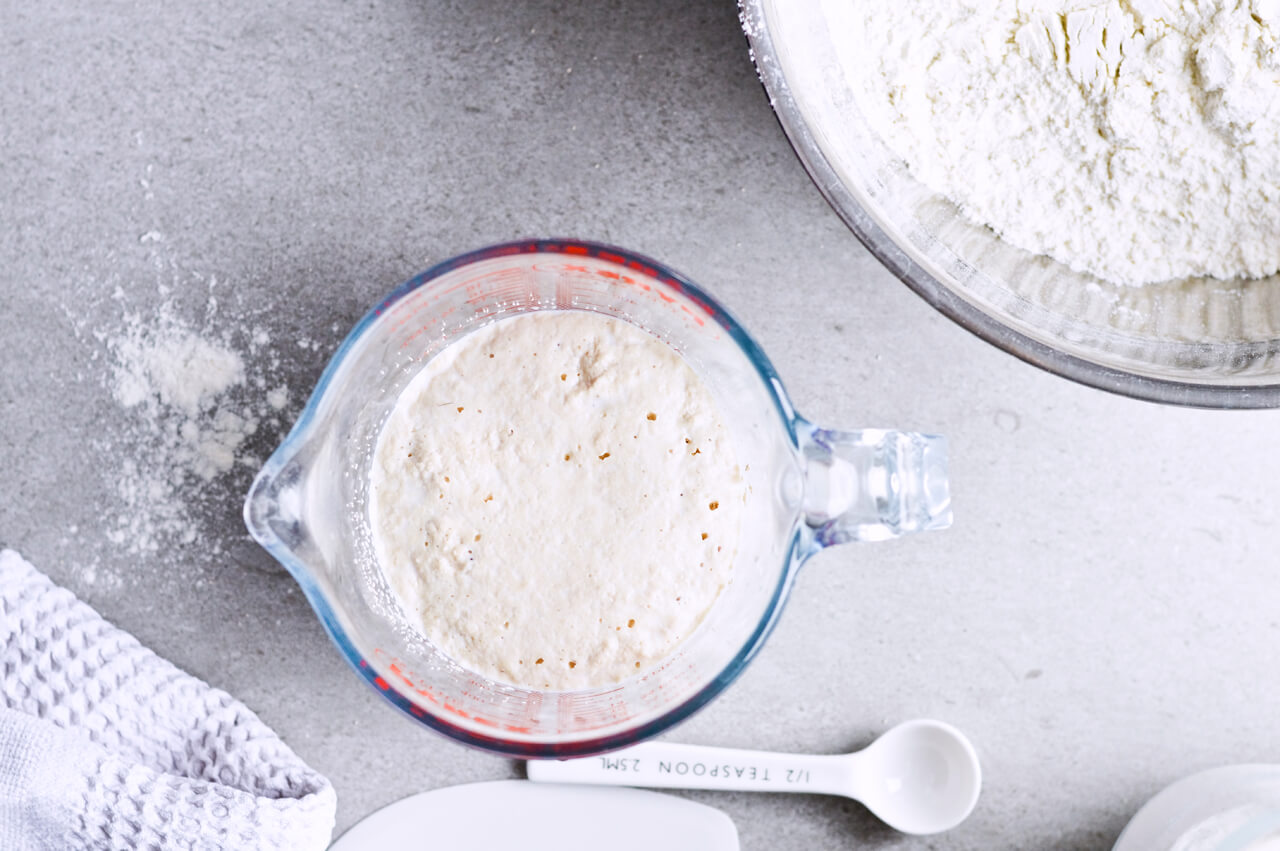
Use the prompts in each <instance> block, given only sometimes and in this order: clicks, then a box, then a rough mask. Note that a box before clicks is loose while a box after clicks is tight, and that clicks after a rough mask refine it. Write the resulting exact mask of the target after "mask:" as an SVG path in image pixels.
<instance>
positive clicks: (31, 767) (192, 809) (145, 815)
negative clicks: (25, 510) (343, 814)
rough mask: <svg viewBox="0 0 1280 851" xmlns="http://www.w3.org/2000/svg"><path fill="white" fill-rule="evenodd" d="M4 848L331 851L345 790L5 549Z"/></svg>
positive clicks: (0, 619) (0, 583) (0, 748)
mask: <svg viewBox="0 0 1280 851" xmlns="http://www.w3.org/2000/svg"><path fill="white" fill-rule="evenodd" d="M0 697H2V698H3V705H2V708H0V849H3V851H46V850H47V851H73V849H75V850H76V851H78V849H95V851H96V849H148V851H152V849H155V851H160V849H165V851H167V849H184V851H185V850H186V849H191V851H214V849H217V851H221V849H236V851H246V849H250V850H251V849H323V848H324V847H325V846H326V845H327V844H328V842H329V837H330V834H331V832H332V830H333V818H334V807H335V799H334V793H333V787H332V786H330V785H329V782H328V781H327V780H325V779H324V778H323V777H321V776H320V775H319V774H317V773H316V772H315V771H312V770H311V769H310V768H308V767H307V766H306V765H305V764H304V763H303V762H302V761H301V760H300V759H298V757H297V756H296V755H295V754H294V753H293V751H291V750H290V749H289V748H288V746H286V745H285V744H284V742H282V741H280V739H279V737H277V736H276V734H275V733H274V732H272V731H271V729H270V728H268V727H267V726H266V725H265V724H263V723H262V721H260V720H259V719H258V716H256V715H254V714H253V712H251V711H250V710H249V709H248V708H247V707H245V706H244V705H243V704H242V703H240V702H239V701H237V700H235V699H234V698H232V697H231V696H230V695H229V694H227V693H226V692H223V691H219V690H218V689H214V688H210V687H209V686H208V685H206V684H205V683H203V682H201V681H200V680H197V679H195V678H194V677H191V676H189V675H187V674H185V673H183V672H182V671H180V670H178V669H177V668H175V667H174V666H173V665H171V664H170V663H168V662H166V661H165V660H163V659H161V658H160V657H158V656H156V655H155V654H154V653H152V652H151V651H150V650H147V649H146V648H145V647H143V646H142V645H141V644H139V643H138V641H137V639H135V638H134V637H133V636H131V635H129V634H128V633H126V632H124V631H122V630H119V629H116V628H115V627H114V626H112V625H111V624H109V623H107V622H106V621H104V620H103V619H102V618H101V617H100V616H99V615H98V613H97V612H95V611H94V610H93V609H91V608H90V607H89V606H87V605H85V604H84V603H82V602H80V601H79V600H77V599H76V597H75V595H73V594H72V593H71V592H70V591H67V590H66V589H64V588H60V587H58V586H56V585H54V584H53V583H52V582H51V581H50V580H49V579H48V577H46V576H45V575H44V574H42V573H40V572H39V571H37V570H36V569H35V568H34V567H32V566H31V565H30V564H28V563H27V562H26V561H25V560H23V558H22V557H21V556H19V555H18V554H17V553H15V552H13V551H12V550H4V551H0Z"/></svg>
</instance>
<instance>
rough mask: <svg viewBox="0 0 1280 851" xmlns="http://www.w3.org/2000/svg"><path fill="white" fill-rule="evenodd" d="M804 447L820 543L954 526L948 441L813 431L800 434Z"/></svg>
mask: <svg viewBox="0 0 1280 851" xmlns="http://www.w3.org/2000/svg"><path fill="white" fill-rule="evenodd" d="M800 450H801V454H802V457H803V459H804V462H805V469H804V500H803V510H804V517H805V523H806V524H807V525H808V526H809V528H810V529H812V530H813V533H814V536H815V541H816V542H817V544H818V545H819V546H824V547H825V546H830V545H832V544H843V543H846V542H848V541H883V540H886V539H888V538H896V537H898V536H899V535H905V534H908V533H910V532H924V531H928V530H931V529H945V528H947V527H948V526H950V525H951V489H950V486H949V484H948V481H947V441H946V438H944V437H939V436H937V435H932V434H916V433H914V432H903V431H888V430H885V429H863V430H860V431H832V430H830V429H822V428H814V427H810V428H809V429H807V430H806V431H804V432H802V433H801V435H800Z"/></svg>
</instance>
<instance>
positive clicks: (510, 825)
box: [329, 780, 738, 851]
mask: <svg viewBox="0 0 1280 851" xmlns="http://www.w3.org/2000/svg"><path fill="white" fill-rule="evenodd" d="M504 848H511V849H520V851H541V849H547V851H551V849H554V851H597V849H600V848H608V849H609V851H654V849H661V851H738V830H737V828H735V827H734V826H733V822H732V821H730V820H729V817H728V816H727V815H725V814H724V813H722V812H720V811H719V810H717V809H714V808H713V807H708V806H706V805H704V804H696V803H694V802H693V801H686V800H684V799H682V798H676V797H674V796H672V795H663V794H660V793H658V792H645V791H643V790H640V789H623V788H604V787H596V786H562V785H559V784H554V783H530V782H529V781H527V780H499V781H495V782H492V783H468V784H466V785H464V786H449V787H446V788H444V789H435V790H433V791H430V792H422V793H419V794H417V795H411V796H410V797H408V798H404V799H403V800H400V801H396V802H395V803H394V804H391V805H390V806H387V807H384V808H383V809H381V810H378V811H377V812H375V813H373V814H372V815H371V816H369V817H367V818H366V819H365V820H364V821H362V822H360V823H359V824H357V825H356V826H355V827H353V828H351V829H350V830H348V831H347V832H346V833H344V834H343V835H342V837H341V838H340V839H339V840H338V841H337V842H335V843H334V844H333V845H331V846H330V847H329V851H400V849H412V851H429V849H430V851H435V849H449V851H501V849H504Z"/></svg>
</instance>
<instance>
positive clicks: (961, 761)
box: [528, 719, 982, 834]
mask: <svg viewBox="0 0 1280 851" xmlns="http://www.w3.org/2000/svg"><path fill="white" fill-rule="evenodd" d="M528 770H529V779H530V780H537V781H540V782H546V783H595V784H604V785H610V786H647V787H651V788H654V787H657V788H670V789H732V790H741V791H751V792H813V793H818V794H825V795H843V796H845V797H848V798H854V799H855V800H858V801H861V802H862V804H863V806H865V807H866V808H867V809H868V810H870V811H871V812H873V813H875V815H876V816H877V817H879V818H880V820H881V821H883V822H884V823H885V824H887V825H889V826H890V827H892V828H894V829H895V830H899V831H901V832H903V833H915V834H925V833H940V832H942V831H944V830H950V829H951V828H953V827H955V826H956V825H958V824H960V822H962V821H964V820H965V819H966V818H967V817H968V815H969V813H971V812H973V807H974V805H975V804H977V802H978V792H979V791H980V789H981V787H982V768H981V766H980V765H979V764H978V754H977V752H976V751H974V749H973V745H971V744H970V743H969V740H968V739H967V738H965V736H964V734H963V733H961V732H960V731H959V730H957V729H956V728H955V727H952V726H951V725H950V724H944V723H942V722H941V721H930V720H924V719H921V720H916V721H907V722H905V723H902V724H899V725H898V726H896V727H894V728H893V729H891V730H889V731H888V732H886V733H885V734H884V735H882V736H881V737H880V738H878V739H876V740H875V741H874V742H872V743H871V744H870V745H869V746H868V747H866V748H864V749H863V750H860V751H858V752H856V753H851V754H838V755H834V756H817V755H802V754H781V753H772V752H769V751H744V750H734V749H731V748H712V747H702V746H700V745H677V744H671V743H668V742H645V743H644V744H640V745H635V746H634V747H630V748H627V749H626V750H621V751H618V752H616V753H611V754H608V755H606V756H595V757H585V758H582V759H572V760H563V761H560V762H555V761H550V760H538V761H530V762H529V764H528Z"/></svg>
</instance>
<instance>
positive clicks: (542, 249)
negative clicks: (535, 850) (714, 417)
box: [244, 239, 813, 759]
mask: <svg viewBox="0 0 1280 851" xmlns="http://www.w3.org/2000/svg"><path fill="white" fill-rule="evenodd" d="M519 254H556V255H562V256H565V257H582V256H588V257H595V258H598V259H601V260H605V261H606V262H611V263H615V264H617V265H621V266H625V267H628V268H630V269H633V270H635V271H638V272H640V273H642V274H644V275H646V276H647V277H650V278H652V279H655V280H657V281H659V282H660V283H662V284H664V285H666V286H668V287H671V288H673V289H675V290H676V291H677V292H679V293H681V294H682V295H684V296H685V297H687V298H689V299H690V300H691V301H693V302H694V303H695V304H696V305H698V306H699V307H700V308H701V309H702V310H703V311H704V312H705V313H706V314H707V315H708V316H709V317H710V318H711V319H712V320H713V321H715V323H716V324H718V325H719V326H720V327H721V328H723V329H724V330H725V331H726V332H727V333H728V334H729V336H730V337H732V338H733V340H734V342H735V343H737V344H738V347H739V348H740V349H741V350H742V352H743V353H744V354H745V355H746V356H747V359H748V360H749V361H750V362H751V365H752V366H753V367H754V368H755V370H756V373H757V375H758V376H759V377H760V380H761V381H762V382H763V383H764V385H765V387H766V388H767V389H768V391H769V395H770V398H771V399H772V400H773V403H774V407H775V409H776V410H777V412H778V416H779V417H780V419H781V420H782V422H783V424H784V427H785V429H786V432H787V436H788V438H789V440H790V442H791V445H792V447H793V448H797V449H798V446H799V438H798V437H797V434H798V431H799V430H800V429H801V428H802V427H803V426H804V425H805V424H806V422H805V420H804V419H803V418H802V417H800V416H799V415H798V414H796V412H795V409H794V408H793V407H792V405H791V400H790V398H789V397H788V396H787V393H786V390H785V389H784V388H783V386H782V382H781V380H780V379H779V378H778V374H777V372H776V371H775V370H774V368H773V364H772V363H770V361H769V358H768V357H767V356H766V355H765V353H764V351H763V350H762V349H761V348H760V346H759V344H757V343H756V341H755V340H754V339H752V337H751V335H750V334H748V333H747V331H746V330H745V329H744V328H743V327H742V325H741V324H739V323H738V321H737V320H736V319H734V318H733V316H732V314H730V313H729V311H728V310H726V309H725V308H724V306H723V305H721V304H720V303H719V302H718V301H716V300H715V299H714V298H713V297H712V296H711V295H709V294H708V293H707V292H706V291H705V290H703V289H702V288H701V287H699V286H698V285H697V284H695V283H693V282H692V281H691V280H689V278H687V277H685V276H684V275H681V274H680V273H679V272H676V271H674V270H672V269H671V268H669V267H667V266H665V265H663V264H662V263H658V262H657V261H655V260H652V259H650V258H648V257H645V256H644V255H642V254H637V253H635V252H631V251H627V250H625V249H621V248H617V247H615V246H611V245H607V244H604V243H599V242H591V241H588V240H579V239H531V240H520V241H516V242H504V243H499V244H496V245H490V246H487V247H485V248H479V249H476V250H474V251H469V252H467V253H465V254H459V255H458V256H456V257H452V258H450V259H448V260H444V261H442V262H440V263H437V264H436V265H434V266H432V267H430V268H429V269H427V270H426V271H425V272H421V273H419V274H418V275H415V276H414V277H412V278H410V279H409V280H408V281H405V282H404V283H403V284H401V285H400V286H398V287H396V288H395V289H394V290H392V291H391V292H390V293H389V294H388V295H387V296H386V297H385V298H383V299H382V300H381V301H380V302H379V303H378V304H377V305H376V306H374V307H373V308H372V309H371V310H369V311H368V312H367V313H365V315H364V316H363V317H362V318H361V319H360V321H359V322H357V323H356V324H355V325H354V326H353V327H352V329H351V331H350V332H349V333H348V334H347V336H346V338H345V339H343V341H342V343H341V344H340V345H339V346H338V348H337V350H336V351H335V352H334V354H333V357H331V358H330V359H329V363H328V364H327V365H326V366H325V369H324V372H323V373H322V374H321V376H320V380H319V381H318V382H317V383H316V387H315V389H314V390H313V391H312V392H311V397H310V398H309V399H308V400H307V404H306V407H304V408H303V410H302V413H301V414H300V415H299V417H298V421H297V422H296V423H294V426H293V428H292V429H290V431H289V434H288V435H287V436H286V437H285V439H284V441H283V442H282V443H281V444H280V446H279V447H278V448H277V449H276V451H275V452H273V453H272V454H271V457H270V458H268V459H267V462H266V464H264V465H263V468H262V470H261V471H260V472H259V473H258V475H257V476H256V477H255V478H254V482H253V485H252V486H251V487H250V489H249V494H248V496H247V498H246V500H245V507H244V518H245V525H246V526H248V528H249V532H250V534H251V535H253V537H254V538H255V539H256V540H257V541H258V543H260V544H261V545H262V546H263V547H264V548H265V549H266V550H267V552H268V553H270V554H271V556H272V557H273V558H275V559H276V561H278V562H280V563H281V564H282V565H283V566H284V567H285V568H286V569H287V570H288V571H289V573H290V574H291V575H292V576H293V578H294V580H295V581H296V582H297V583H298V585H299V587H301V589H302V591H303V593H304V594H305V595H306V598H307V601H308V602H309V603H310V604H311V607H312V608H313V609H314V610H315V612H316V615H317V616H318V617H319V619H320V623H321V624H322V625H323V626H324V629H325V632H327V633H328V634H329V638H330V639H331V640H332V641H333V643H334V644H335V645H337V647H338V649H339V650H340V651H341V653H342V655H343V657H344V658H346V660H347V662H348V663H349V664H350V665H351V667H352V668H353V669H354V670H355V671H356V673H357V674H359V675H360V676H361V677H363V678H364V679H365V680H366V681H367V682H368V683H369V685H370V686H371V687H372V688H373V689H374V690H375V691H377V692H378V693H379V694H381V695H382V696H383V697H384V698H385V699H386V700H387V701H388V702H390V703H391V704H392V705H393V706H395V707H396V708H397V709H399V710H401V711H402V712H404V713H405V714H406V715H408V716H409V717H411V718H413V719H414V720H415V721H418V722H419V723H421V724H424V725H426V726H427V727H430V728H431V729H433V730H435V731H436V732H438V733H441V734H442V735H445V736H447V737H449V738H451V739H454V740H455V741H458V742H461V743H462V744H465V745H469V746H471V747H474V748H478V749H480V750H484V751H488V752H490V753H496V754H501V755H503V756H514V757H519V758H522V759H531V758H558V759H564V758H568V757H575V756H588V755H592V754H599V753H605V752H608V751H611V750H616V749H618V748H622V747H626V746H628V745H631V744H634V743H636V742H639V741H642V740H644V739H648V738H651V737H653V736H656V735H658V734H660V733H662V732H664V731H666V730H668V729H670V728H671V727H674V726H675V725H677V724H679V723H680V722H682V721H684V720H685V719H687V718H689V717H690V716H691V715H693V714H694V713H695V712H697V711H698V710H699V709H701V708H702V707H704V706H706V705H707V703H709V702H710V701H711V700H712V699H713V698H714V697H715V696H716V695H718V694H719V693H720V692H722V691H723V690H724V689H725V688H727V687H728V686H729V685H730V684H731V683H732V682H733V681H734V680H735V679H737V678H738V675H739V674H741V673H742V671H743V669H744V668H745V667H746V666H747V664H748V663H749V662H750V661H751V660H752V658H754V657H755V655H756V653H757V652H759V650H760V648H761V647H762V646H763V644H764V641H765V639H766V638H768V637H769V634H770V633H771V632H772V631H773V628H774V626H775V625H776V624H777V622H778V617H779V615H780V614H781V612H782V608H783V603H785V602H786V598H787V594H788V593H789V591H790V589H791V584H792V581H793V580H794V578H795V573H796V569H797V568H798V567H799V566H800V564H801V563H803V562H804V560H805V559H806V558H807V557H808V556H809V555H811V554H812V552H813V549H812V547H811V546H810V545H809V544H806V542H805V540H804V536H803V534H802V530H801V528H800V526H799V524H797V526H796V528H794V529H793V530H792V534H791V540H790V542H789V544H788V548H787V557H786V562H785V564H784V565H783V566H782V570H781V571H780V574H779V577H778V583H777V585H776V586H775V588H774V591H773V595H772V597H771V599H770V601H769V605H768V607H767V609H766V611H765V615H764V617H763V618H761V620H760V623H759V624H758V625H757V626H756V628H755V630H754V631H753V632H752V633H751V635H750V637H748V639H747V641H746V642H745V643H744V644H743V646H742V648H741V649H740V650H739V651H738V653H737V654H736V655H735V656H734V658H733V659H732V660H731V661H730V662H729V663H728V664H727V665H726V666H725V667H724V668H723V669H722V670H721V671H720V673H719V674H717V675H716V676H715V677H714V678H712V680H711V681H710V682H709V683H707V684H706V685H705V686H703V687H702V688H701V689H700V690H699V691H698V692H697V693H696V694H695V695H693V697H691V698H689V699H688V700H686V701H685V702H684V703H682V704H680V705H679V706H677V707H675V708H673V709H671V710H669V711H667V712H664V713H663V714H662V715H660V716H659V717H657V718H654V719H653V720H651V721H648V722H646V723H645V724H642V725H639V726H637V727H635V728H633V729H630V730H626V731H623V732H619V733H613V734H609V735H604V736H597V737H594V738H590V739H575V740H573V741H568V742H537V741H526V740H520V739H515V738H511V737H505V736H503V735H501V734H500V733H499V732H498V730H499V729H500V728H498V727H495V728H494V729H495V732H494V734H492V735H490V734H485V733H480V732H477V731H476V730H474V729H471V728H470V727H464V726H461V725H459V724H455V723H453V722H451V721H449V720H448V719H447V718H446V717H445V716H443V715H441V714H438V713H436V712H434V711H432V710H428V709H424V708H422V707H421V706H419V705H418V704H417V703H415V702H413V701H411V700H410V699H409V698H407V697H406V696H404V695H403V694H401V693H400V691H399V690H398V688H397V687H396V685H395V684H394V682H393V681H392V680H389V679H387V678H386V677H384V676H383V673H382V672H381V671H379V670H378V669H377V668H376V667H375V666H374V664H373V663H372V662H371V661H370V660H369V659H367V658H366V657H365V656H364V654H362V653H361V652H360V651H359V650H358V649H357V648H356V647H355V645H354V643H352V641H351V639H350V638H348V636H347V633H346V630H344V629H343V628H342V625H341V623H340V621H339V619H338V617H337V613H336V612H335V611H334V609H333V607H332V606H331V605H330V604H329V601H328V599H327V598H326V597H325V595H324V593H323V592H322V591H321V589H320V587H319V585H318V584H317V582H316V580H315V578H314V577H313V576H312V574H311V571H310V570H309V569H308V568H307V566H306V565H305V564H304V563H303V562H302V561H301V559H299V558H298V557H297V556H296V555H294V553H293V552H292V550H290V549H288V548H287V547H286V546H285V545H284V543H283V542H282V541H280V540H279V539H278V538H277V537H276V536H275V535H274V533H272V532H270V531H269V530H267V529H263V528H261V527H260V526H259V524H257V523H256V522H255V521H254V520H253V517H252V506H253V503H254V497H255V495H256V494H257V492H258V489H259V487H260V486H264V485H265V484H266V483H267V482H270V481H271V480H273V479H274V478H275V477H276V476H277V475H278V474H279V473H280V471H281V470H283V469H284V467H285V466H286V465H287V464H288V462H289V461H290V460H292V458H293V457H294V455H296V454H297V448H298V447H299V446H300V445H301V444H302V443H303V442H304V441H305V439H306V438H307V437H308V435H309V433H310V432H311V430H312V427H313V425H314V423H315V419H316V412H317V410H318V409H319V407H320V400H321V398H322V397H323V396H324V394H325V392H326V391H327V390H328V388H329V385H330V383H331V382H332V381H333V378H334V376H335V375H336V374H337V371H338V369H339V368H340V367H341V365H342V362H343V361H344V360H345V358H346V356H347V355H348V354H349V353H350V351H351V349H352V348H353V347H354V345H355V342H356V341H357V340H359V339H360V337H361V336H363V335H364V333H365V332H366V331H367V330H368V329H369V327H370V326H371V325H372V324H373V323H374V322H375V321H377V319H378V318H379V317H380V316H381V315H382V314H383V312H385V311H386V310H388V309H389V308H391V307H392V306H393V305H394V304H395V303H396V302H398V301H400V300H401V299H403V298H404V297H405V296H407V295H408V294H409V293H411V292H414V291H415V290H417V289H418V288H420V287H422V286H425V285H427V284H428V283H430V282H431V281H433V280H435V279H436V278H439V277H441V276H442V275H445V274H447V273H449V272H452V271H454V270H455V269H458V268H460V267H463V266H467V265H470V264H473V263H478V262H480V261H484V260H491V259H493V258H496V257H508V256H512V255H519ZM454 711H455V712H456V711H457V710H454ZM464 717H469V716H464ZM471 720H473V721H476V723H483V722H480V721H479V720H478V719H471Z"/></svg>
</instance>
